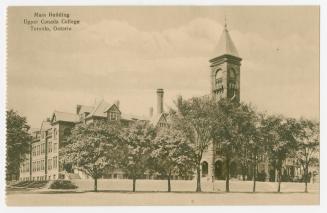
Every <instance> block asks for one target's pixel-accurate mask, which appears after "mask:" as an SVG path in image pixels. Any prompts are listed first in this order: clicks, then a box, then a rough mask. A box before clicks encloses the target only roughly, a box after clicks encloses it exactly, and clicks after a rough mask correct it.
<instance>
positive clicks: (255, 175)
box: [252, 163, 257, 192]
mask: <svg viewBox="0 0 327 213" xmlns="http://www.w3.org/2000/svg"><path fill="white" fill-rule="evenodd" d="M256 177H257V165H256V163H254V165H253V190H252V192H255V187H256Z"/></svg>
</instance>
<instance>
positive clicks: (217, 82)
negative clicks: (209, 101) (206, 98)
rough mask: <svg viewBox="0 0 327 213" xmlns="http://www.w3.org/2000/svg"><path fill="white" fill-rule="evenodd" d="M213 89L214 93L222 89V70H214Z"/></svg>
mask: <svg viewBox="0 0 327 213" xmlns="http://www.w3.org/2000/svg"><path fill="white" fill-rule="evenodd" d="M215 91H216V93H222V92H223V91H224V86H223V72H222V70H221V69H218V70H217V71H216V75H215Z"/></svg>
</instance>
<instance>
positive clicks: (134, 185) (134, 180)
mask: <svg viewBox="0 0 327 213" xmlns="http://www.w3.org/2000/svg"><path fill="white" fill-rule="evenodd" d="M135 187H136V178H133V192H135Z"/></svg>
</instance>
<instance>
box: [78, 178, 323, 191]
mask: <svg viewBox="0 0 327 213" xmlns="http://www.w3.org/2000/svg"><path fill="white" fill-rule="evenodd" d="M73 182H74V183H75V184H76V185H77V186H78V190H79V191H90V190H93V181H92V180H74V181H73ZM252 184H253V183H252V181H239V180H235V181H233V180H231V181H230V191H231V192H252V186H253V185H252ZM277 186H278V185H277V183H275V182H257V183H256V191H257V192H276V190H277ZM167 187H168V186H167V181H166V180H137V181H136V191H157V192H165V191H167ZM171 187H172V191H175V192H194V191H195V187H196V182H195V180H172V181H171ZM201 187H202V191H203V192H224V191H225V181H223V180H216V181H215V182H214V183H212V182H211V181H202V182H201ZM308 189H309V191H311V192H317V191H319V184H308ZM98 190H100V191H101V190H112V191H131V190H132V180H122V179H117V180H113V179H102V180H99V181H98ZM281 191H282V192H303V191H304V183H282V184H281Z"/></svg>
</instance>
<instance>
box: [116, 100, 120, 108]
mask: <svg viewBox="0 0 327 213" xmlns="http://www.w3.org/2000/svg"><path fill="white" fill-rule="evenodd" d="M115 105H116V106H117V108H118V109H119V105H120V101H119V100H117V101H116V102H115Z"/></svg>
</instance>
